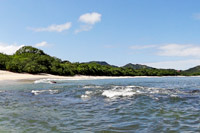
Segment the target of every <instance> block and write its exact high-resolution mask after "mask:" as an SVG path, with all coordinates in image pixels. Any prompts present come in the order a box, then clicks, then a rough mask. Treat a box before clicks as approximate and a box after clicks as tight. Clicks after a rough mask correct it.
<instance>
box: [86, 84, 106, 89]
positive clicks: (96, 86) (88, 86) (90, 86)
mask: <svg viewBox="0 0 200 133" xmlns="http://www.w3.org/2000/svg"><path fill="white" fill-rule="evenodd" d="M83 88H84V89H89V88H103V87H102V86H99V85H86V86H84V87H83Z"/></svg>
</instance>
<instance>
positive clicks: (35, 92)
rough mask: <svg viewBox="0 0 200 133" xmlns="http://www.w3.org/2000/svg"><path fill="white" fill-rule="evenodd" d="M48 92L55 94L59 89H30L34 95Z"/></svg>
mask: <svg viewBox="0 0 200 133" xmlns="http://www.w3.org/2000/svg"><path fill="white" fill-rule="evenodd" d="M45 92H47V93H49V94H56V93H58V92H59V91H58V90H32V91H31V93H32V94H34V95H39V94H41V93H45Z"/></svg>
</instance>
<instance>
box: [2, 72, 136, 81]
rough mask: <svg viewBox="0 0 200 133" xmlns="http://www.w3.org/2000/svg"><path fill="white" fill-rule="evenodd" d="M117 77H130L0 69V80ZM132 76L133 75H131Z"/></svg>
mask: <svg viewBox="0 0 200 133" xmlns="http://www.w3.org/2000/svg"><path fill="white" fill-rule="evenodd" d="M119 78H131V77H130V76H123V77H122V76H121V77H120V76H83V75H76V76H57V75H51V74H28V73H14V72H9V71H4V70H0V81H5V80H6V81H7V80H11V81H14V80H17V81H20V80H23V81H24V80H28V81H34V80H38V79H65V80H93V79H119ZM132 78H133V77H132Z"/></svg>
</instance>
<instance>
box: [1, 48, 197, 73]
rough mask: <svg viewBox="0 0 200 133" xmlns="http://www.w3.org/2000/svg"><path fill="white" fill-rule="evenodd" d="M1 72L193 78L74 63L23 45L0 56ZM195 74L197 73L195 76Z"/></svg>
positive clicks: (146, 69)
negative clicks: (12, 51)
mask: <svg viewBox="0 0 200 133" xmlns="http://www.w3.org/2000/svg"><path fill="white" fill-rule="evenodd" d="M0 69H1V70H8V71H12V72H18V73H24V72H26V73H31V74H38V73H49V74H54V75H65V76H72V75H93V76H97V75H98V76H175V75H190V73H188V72H187V71H186V72H180V71H177V70H174V69H156V68H152V67H147V66H144V65H141V66H139V65H138V64H137V65H136V66H135V67H134V65H133V64H128V65H125V66H124V67H117V66H112V65H109V64H107V63H105V62H95V61H92V62H87V63H78V62H77V63H71V62H69V61H62V60H61V59H58V58H56V57H52V56H49V55H48V54H46V53H44V52H43V51H42V50H40V49H37V48H34V47H32V46H24V47H22V48H20V49H19V50H17V51H16V53H15V54H13V55H6V54H3V53H0ZM192 74H193V75H195V73H194V72H193V73H192Z"/></svg>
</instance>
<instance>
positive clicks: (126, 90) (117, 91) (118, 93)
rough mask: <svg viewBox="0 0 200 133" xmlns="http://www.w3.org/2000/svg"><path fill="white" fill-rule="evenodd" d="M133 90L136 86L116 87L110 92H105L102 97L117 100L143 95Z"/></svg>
mask: <svg viewBox="0 0 200 133" xmlns="http://www.w3.org/2000/svg"><path fill="white" fill-rule="evenodd" d="M133 88H136V86H126V87H123V86H115V87H113V88H112V89H110V90H104V91H103V93H102V95H103V96H106V97H108V98H115V97H130V96H133V95H135V94H140V93H142V92H141V91H139V90H136V91H134V90H133ZM137 88H138V87H137ZM140 88H141V87H140Z"/></svg>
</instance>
